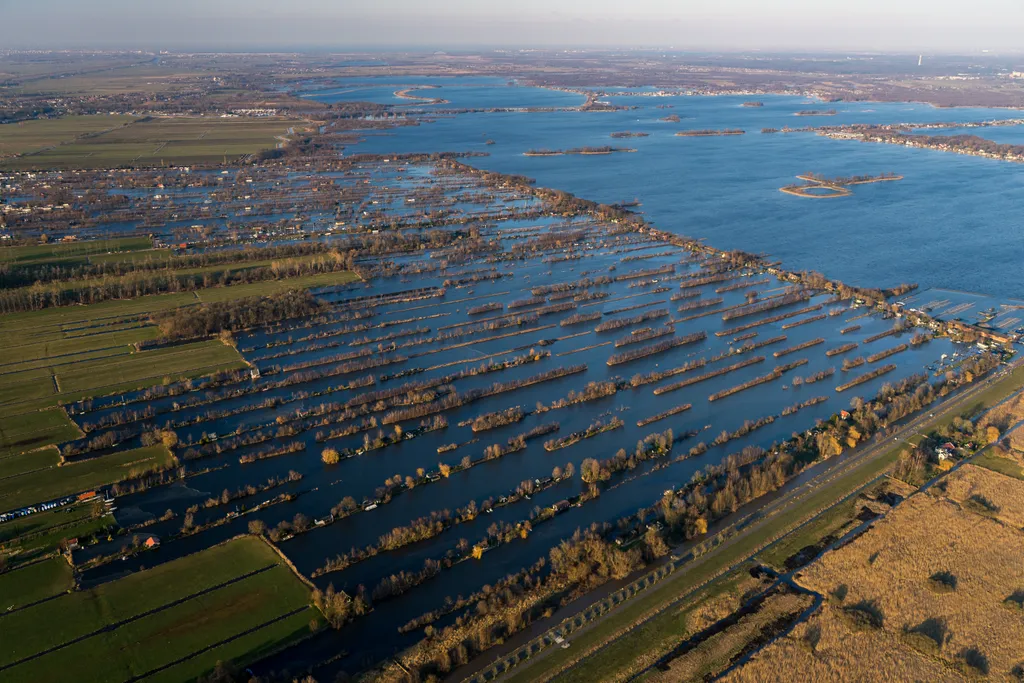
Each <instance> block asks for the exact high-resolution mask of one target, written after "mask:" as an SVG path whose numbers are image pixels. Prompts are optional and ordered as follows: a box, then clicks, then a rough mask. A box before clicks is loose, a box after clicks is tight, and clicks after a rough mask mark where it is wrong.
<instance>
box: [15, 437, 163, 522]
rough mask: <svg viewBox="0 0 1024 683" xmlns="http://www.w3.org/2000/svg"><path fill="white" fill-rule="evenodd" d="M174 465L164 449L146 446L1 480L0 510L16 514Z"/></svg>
mask: <svg viewBox="0 0 1024 683" xmlns="http://www.w3.org/2000/svg"><path fill="white" fill-rule="evenodd" d="M172 463H173V459H172V457H171V454H170V452H169V451H168V450H167V449H166V448H165V447H163V446H145V447H143V448H135V449H132V450H129V451H121V452H119V453H111V454H110V455H103V456H99V457H96V458H89V459H84V460H82V461H81V462H72V463H70V464H66V465H63V466H60V467H49V468H47V469H43V470H37V471H33V472H27V473H25V474H21V475H18V476H14V477H8V478H6V479H0V509H3V510H16V509H18V508H21V507H24V506H26V505H32V504H33V503H39V502H44V501H48V500H53V499H55V498H60V497H62V496H68V495H71V494H74V493H79V492H81V491H88V490H90V489H94V488H97V487H100V486H105V485H107V484H113V483H115V482H118V481H122V480H124V479H128V478H129V477H132V476H137V475H141V474H145V473H147V472H151V471H153V470H155V469H158V468H162V467H167V466H168V465H171V464H172Z"/></svg>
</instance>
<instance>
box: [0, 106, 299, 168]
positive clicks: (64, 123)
mask: <svg viewBox="0 0 1024 683" xmlns="http://www.w3.org/2000/svg"><path fill="white" fill-rule="evenodd" d="M74 118H82V117H74ZM103 118H104V117H100V120H97V121H94V122H93V121H90V122H89V123H90V124H91V126H92V129H93V130H91V131H88V132H95V131H104V130H106V129H108V128H110V127H111V123H112V121H111V120H109V119H111V118H112V117H106V118H107V119H108V120H107V121H105V122H104V121H103V120H102V119H103ZM32 123H36V122H32ZM40 123H52V124H53V127H54V128H55V130H56V131H59V135H56V134H54V133H50V132H48V131H43V132H40V133H38V134H37V135H34V136H32V137H30V138H29V139H28V140H26V141H19V142H15V141H14V140H15V139H17V136H18V131H15V130H11V131H8V132H7V135H6V136H5V135H4V131H3V130H2V128H6V127H7V126H3V127H0V143H3V142H5V141H6V142H7V143H8V147H2V146H0V153H3V152H6V153H7V154H15V153H16V154H23V155H24V156H20V157H15V158H9V159H5V160H3V161H2V162H0V167H3V168H7V169H12V170H25V169H60V168H111V167H122V166H162V165H173V164H196V163H218V162H223V161H224V160H227V161H233V160H236V159H238V158H240V157H243V156H245V155H248V154H255V153H257V152H260V151H262V150H265V149H273V148H274V147H276V146H277V145H278V144H279V142H280V141H279V140H278V139H277V137H278V136H285V135H287V133H288V130H289V129H290V128H294V127H297V126H303V125H305V123H304V122H303V121H298V120H283V119H245V118H225V119H222V118H219V117H187V118H186V117H180V118H178V117H175V118H159V117H156V118H148V119H140V120H138V121H136V122H135V123H131V124H130V125H126V126H121V123H115V124H114V125H117V126H121V127H118V128H114V129H112V130H107V131H106V132H102V133H97V134H94V135H89V136H86V137H78V135H81V133H78V132H77V131H79V130H81V129H82V127H83V125H84V124H85V122H78V121H71V120H68V119H57V120H55V121H52V122H49V121H47V122H40ZM8 125H9V126H17V125H20V124H8ZM44 133H45V134H44ZM58 143H63V144H58ZM55 144H56V145H57V146H51V145H55Z"/></svg>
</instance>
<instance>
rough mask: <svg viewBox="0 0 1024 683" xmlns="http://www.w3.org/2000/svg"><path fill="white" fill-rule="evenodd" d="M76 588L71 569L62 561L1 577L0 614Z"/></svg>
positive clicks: (25, 568)
mask: <svg viewBox="0 0 1024 683" xmlns="http://www.w3.org/2000/svg"><path fill="white" fill-rule="evenodd" d="M74 585H75V581H74V577H73V576H72V572H71V565H69V564H68V562H67V560H65V559H64V558H63V557H51V558H50V559H48V560H43V561H42V562H37V563H36V564H33V565H30V566H28V567H22V568H20V569H14V570H12V571H9V572H4V573H3V574H0V612H5V611H7V610H8V609H11V608H14V609H18V608H20V607H24V606H25V605H31V604H32V603H35V602H39V601H40V600H45V599H46V598H49V597H52V596H54V595H59V594H61V593H66V592H67V591H69V590H71V588H73V587H74Z"/></svg>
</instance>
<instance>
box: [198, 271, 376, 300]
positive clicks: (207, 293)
mask: <svg viewBox="0 0 1024 683" xmlns="http://www.w3.org/2000/svg"><path fill="white" fill-rule="evenodd" d="M357 280H359V276H358V275H356V274H355V273H352V272H350V271H342V272H339V273H320V274H318V275H306V276H302V277H292V278H287V279H285V280H266V281H264V282H254V283H252V284H247V285H234V286H231V287H209V288H207V289H201V290H199V291H197V292H196V294H197V295H198V296H199V299H200V300H201V301H203V302H204V303H214V302H218V301H229V300H231V299H237V298H240V297H244V296H268V295H270V294H275V293H277V292H283V291H285V290H289V289H311V288H315V287H327V286H331V285H344V284H348V283H350V282H356V281H357Z"/></svg>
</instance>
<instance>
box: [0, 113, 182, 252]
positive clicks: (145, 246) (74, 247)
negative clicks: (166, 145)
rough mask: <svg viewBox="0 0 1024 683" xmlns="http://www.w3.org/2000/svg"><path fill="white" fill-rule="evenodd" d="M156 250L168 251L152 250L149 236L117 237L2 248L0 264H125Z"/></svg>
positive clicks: (0, 127) (151, 241)
mask: <svg viewBox="0 0 1024 683" xmlns="http://www.w3.org/2000/svg"><path fill="white" fill-rule="evenodd" d="M2 128H3V126H0V130H2ZM154 251H160V252H163V251H165V250H163V249H160V250H155V249H153V240H151V239H150V238H148V237H115V238H110V239H99V240H89V241H87V242H66V243H65V242H56V243H53V244H33V245H27V246H20V247H2V248H0V263H10V264H18V265H28V264H42V263H55V262H60V261H67V260H73V261H74V260H77V261H87V260H89V261H91V260H95V259H100V260H103V261H108V260H110V261H124V260H133V256H132V253H133V252H139V253H142V254H147V253H152V252H154ZM108 252H123V253H108Z"/></svg>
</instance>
